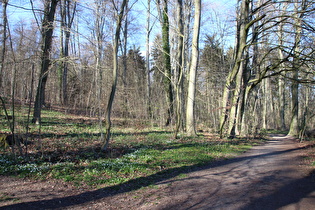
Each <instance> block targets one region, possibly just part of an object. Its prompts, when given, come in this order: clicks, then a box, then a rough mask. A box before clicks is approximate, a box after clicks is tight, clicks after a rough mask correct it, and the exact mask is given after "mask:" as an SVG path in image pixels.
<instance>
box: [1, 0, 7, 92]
mask: <svg viewBox="0 0 315 210" xmlns="http://www.w3.org/2000/svg"><path fill="white" fill-rule="evenodd" d="M8 2H9V0H3V1H2V27H3V34H2V40H1V44H2V46H1V61H0V89H1V92H0V94H2V90H3V87H2V79H3V70H4V60H5V53H6V40H7V24H8V19H7V6H8Z"/></svg>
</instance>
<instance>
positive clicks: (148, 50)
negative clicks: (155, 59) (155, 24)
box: [145, 0, 152, 118]
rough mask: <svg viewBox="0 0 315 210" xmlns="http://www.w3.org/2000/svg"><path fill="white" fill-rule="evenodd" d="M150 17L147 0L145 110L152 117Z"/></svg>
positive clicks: (149, 6)
mask: <svg viewBox="0 0 315 210" xmlns="http://www.w3.org/2000/svg"><path fill="white" fill-rule="evenodd" d="M150 17H151V0H148V8H147V25H146V30H147V34H146V35H147V36H146V55H145V57H146V77H147V78H146V79H147V89H146V96H147V112H148V117H149V118H152V107H151V78H150V34H151V31H152V27H151V26H150Z"/></svg>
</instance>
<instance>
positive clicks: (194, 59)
mask: <svg viewBox="0 0 315 210" xmlns="http://www.w3.org/2000/svg"><path fill="white" fill-rule="evenodd" d="M200 17H201V0H195V21H194V32H193V33H194V34H193V40H192V55H191V66H190V70H189V79H188V95H187V109H186V132H187V135H188V136H195V135H196V125H195V123H196V122H195V110H194V107H195V96H196V76H197V68H198V59H199V34H200Z"/></svg>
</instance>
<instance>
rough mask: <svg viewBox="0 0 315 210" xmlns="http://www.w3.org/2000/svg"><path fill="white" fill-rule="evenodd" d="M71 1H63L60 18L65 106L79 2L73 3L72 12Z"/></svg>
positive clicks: (61, 85)
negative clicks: (71, 38) (72, 29)
mask: <svg viewBox="0 0 315 210" xmlns="http://www.w3.org/2000/svg"><path fill="white" fill-rule="evenodd" d="M71 2H72V1H71V0H62V1H61V2H60V17H61V31H60V47H61V49H60V51H61V52H60V54H61V55H60V58H61V62H60V67H59V68H60V70H59V75H60V92H61V93H60V96H61V97H60V99H61V103H62V104H64V105H67V104H68V65H69V59H68V58H69V45H70V35H71V27H72V24H73V20H74V15H75V12H76V5H77V2H76V1H74V2H73V8H72V9H73V11H72V12H71Z"/></svg>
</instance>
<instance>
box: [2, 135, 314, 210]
mask: <svg viewBox="0 0 315 210" xmlns="http://www.w3.org/2000/svg"><path fill="white" fill-rule="evenodd" d="M309 144H310V143H309V142H302V143H300V142H298V141H297V140H295V139H292V138H288V137H285V136H281V135H274V136H270V139H269V141H267V143H266V144H264V145H260V146H255V147H253V148H252V149H251V150H249V151H248V152H246V153H244V154H242V155H240V156H237V157H235V158H233V159H229V160H222V161H217V162H215V163H211V164H209V165H207V166H204V167H202V168H198V169H195V170H194V171H190V172H187V173H185V174H181V175H180V176H174V177H172V176H168V177H167V178H160V179H159V180H156V182H155V184H154V185H149V186H145V185H144V186H143V187H141V188H140V189H138V188H137V189H135V188H132V187H130V186H132V185H130V183H129V185H128V183H127V184H122V185H119V186H116V187H107V188H101V189H78V188H77V187H74V186H72V185H70V184H69V183H66V182H62V181H53V180H47V181H34V180H28V179H19V178H13V177H7V176H0V182H1V185H0V192H1V194H0V195H1V199H0V201H1V202H0V209H229V210H231V209H307V210H308V209H314V207H315V173H314V171H315V170H314V167H312V166H310V161H311V160H310V159H312V158H314V155H315V149H314V146H312V145H309ZM170 177H172V178H170ZM138 181H141V180H138ZM6 197H7V198H8V199H6Z"/></svg>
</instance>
